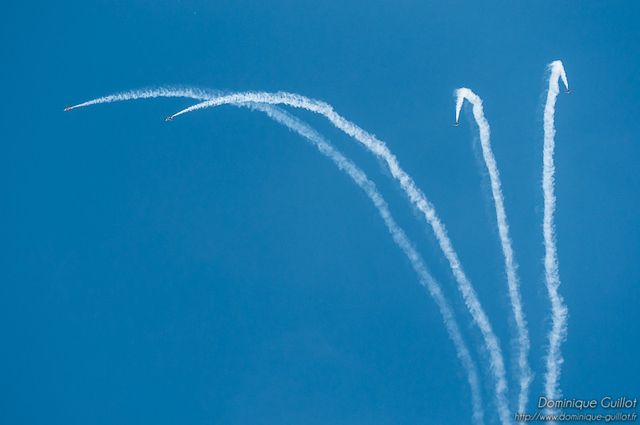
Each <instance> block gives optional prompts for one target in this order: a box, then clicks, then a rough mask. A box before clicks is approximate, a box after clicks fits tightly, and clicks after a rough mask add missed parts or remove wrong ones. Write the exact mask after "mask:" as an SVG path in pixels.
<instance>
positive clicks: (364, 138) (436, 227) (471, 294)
mask: <svg viewBox="0 0 640 425" xmlns="http://www.w3.org/2000/svg"><path fill="white" fill-rule="evenodd" d="M247 102H251V103H264V104H284V105H288V106H291V107H294V108H301V109H306V110H308V111H311V112H315V113H318V114H321V115H323V116H324V117H325V118H327V119H328V120H329V121H330V122H331V123H332V124H333V125H334V126H335V127H336V128H338V129H339V130H341V131H343V132H344V133H346V134H348V135H349V136H351V137H353V138H354V139H356V140H357V141H358V142H360V143H361V144H363V145H364V146H365V147H366V148H367V149H368V150H369V151H371V152H372V153H374V154H375V155H376V156H378V157H380V158H382V159H383V160H384V161H385V162H386V164H387V167H388V169H389V171H390V172H391V174H392V175H393V177H394V178H395V179H396V180H397V181H398V182H399V183H400V186H401V187H402V189H403V190H404V191H405V193H406V194H407V196H408V197H409V199H410V201H411V202H412V203H413V204H414V205H415V206H416V207H417V208H418V210H420V211H421V212H422V213H423V215H424V217H425V219H426V220H427V222H428V223H429V225H431V227H432V229H433V232H434V234H435V236H436V239H437V240H438V243H439V245H440V248H441V250H442V252H443V253H444V255H445V257H446V258H447V260H448V262H449V266H450V268H451V270H452V272H453V274H454V277H455V279H456V282H457V284H458V289H459V291H460V293H461V294H462V297H463V299H464V301H465V304H466V306H467V308H468V310H469V312H470V313H471V316H472V317H473V320H474V322H475V323H476V325H477V326H478V328H479V329H480V331H481V333H482V337H483V339H484V344H485V347H486V349H487V351H488V352H489V358H490V370H491V372H492V374H493V376H494V380H495V398H496V405H497V408H498V414H499V416H500V420H501V422H502V423H503V424H508V423H511V417H510V416H511V415H510V413H509V407H508V404H507V398H506V393H507V380H506V372H505V367H504V359H503V357H502V350H501V348H500V343H499V342H498V338H497V337H496V335H495V333H494V332H493V328H492V326H491V323H490V322H489V318H488V317H487V315H486V313H485V312H484V309H483V308H482V305H481V304H480V301H479V299H478V296H477V294H476V292H475V289H474V288H473V286H472V285H471V282H470V281H469V279H468V278H467V276H466V274H465V273H464V270H463V269H462V265H461V264H460V260H459V258H458V254H457V253H456V251H455V250H454V249H453V246H452V244H451V240H450V239H449V237H448V235H447V231H446V229H445V227H444V224H442V222H441V221H440V219H439V218H438V215H437V214H436V211H435V209H434V207H433V206H432V205H431V203H430V202H429V200H428V199H427V197H426V196H425V195H424V193H422V191H421V190H420V189H419V188H418V187H417V186H416V184H415V182H414V181H413V179H412V178H411V177H410V176H409V175H408V174H407V173H406V172H405V171H404V170H403V169H402V168H401V167H400V164H399V163H398V160H397V159H396V157H395V155H393V154H392V153H391V151H389V148H388V147H387V145H386V144H385V143H384V142H382V141H381V140H379V139H377V138H376V137H375V136H373V135H371V134H369V133H367V132H366V131H364V130H363V129H362V128H360V127H358V126H357V125H356V124H354V123H352V122H350V121H348V120H347V119H345V118H344V117H342V116H341V115H339V114H338V113H337V112H335V111H334V110H333V107H331V105H329V104H327V103H325V102H321V101H318V100H314V99H309V98H307V97H304V96H301V95H298V94H293V93H286V92H278V93H268V92H243V93H233V94H229V95H224V96H218V97H215V98H213V99H209V100H207V101H204V102H201V103H199V104H197V105H193V106H191V107H189V108H185V109H183V110H181V111H179V112H177V113H175V114H173V115H170V116H169V117H167V120H172V119H173V118H175V117H177V116H179V115H182V114H185V113H187V112H191V111H195V110H198V109H203V108H208V107H215V106H220V105H224V104H235V103H247Z"/></svg>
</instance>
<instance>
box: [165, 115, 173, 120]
mask: <svg viewBox="0 0 640 425" xmlns="http://www.w3.org/2000/svg"><path fill="white" fill-rule="evenodd" d="M172 119H173V117H172V116H171V115H168V116H167V117H166V118H165V119H164V120H165V121H171V120H172Z"/></svg>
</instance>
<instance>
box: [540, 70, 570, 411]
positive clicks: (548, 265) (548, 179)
mask: <svg viewBox="0 0 640 425" xmlns="http://www.w3.org/2000/svg"><path fill="white" fill-rule="evenodd" d="M549 68H550V70H551V75H550V76H549V91H548V92H547V102H546V104H545V106H544V147H543V158H542V160H543V167H542V192H543V195H544V217H543V223H542V232H543V235H544V251H545V253H544V270H545V280H546V284H547V291H548V293H549V299H550V300H551V330H550V331H549V349H548V352H547V359H546V367H547V370H546V373H545V385H544V391H545V395H546V396H547V397H548V398H552V399H554V398H557V397H558V396H560V389H559V385H558V380H559V378H560V368H561V366H562V362H563V361H564V359H563V358H562V353H561V352H560V345H561V344H562V341H563V340H564V338H565V337H566V334H567V314H568V311H567V306H566V305H565V304H564V301H563V299H562V296H561V295H560V293H559V292H558V287H559V286H560V275H559V272H558V254H557V250H556V236H555V225H554V220H553V215H554V212H555V209H556V196H555V194H554V173H555V165H554V163H553V152H554V148H555V134H556V130H555V128H554V117H555V109H556V99H557V97H558V93H559V91H560V88H559V84H558V80H559V79H560V78H562V82H563V83H564V86H565V87H566V89H567V90H569V82H568V81H567V75H566V74H565V72H564V67H563V66H562V62H561V61H559V60H558V61H554V62H552V63H551V64H550V65H549Z"/></svg>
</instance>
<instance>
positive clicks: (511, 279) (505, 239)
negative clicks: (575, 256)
mask: <svg viewBox="0 0 640 425" xmlns="http://www.w3.org/2000/svg"><path fill="white" fill-rule="evenodd" d="M456 97H457V100H456V124H457V123H458V118H459V117H460V110H461V109H462V104H463V102H464V100H465V99H466V100H467V101H469V103H471V105H473V117H474V118H475V120H476V123H477V124H478V129H479V130H480V144H481V145H482V156H483V157H484V162H485V164H486V166H487V170H488V171H489V178H490V180H491V192H492V194H493V203H494V205H495V210H496V221H497V223H498V233H499V235H500V243H501V245H502V254H503V256H504V265H505V270H506V272H507V285H508V287H509V299H510V300H511V309H512V310H513V317H514V321H515V324H516V329H517V333H518V368H519V371H520V394H519V395H518V410H517V411H518V412H525V411H526V404H527V398H528V396H529V385H530V384H531V380H532V376H531V369H530V368H529V361H528V359H527V357H528V355H529V347H530V342H529V332H528V330H527V321H526V319H525V315H524V311H523V309H522V299H521V296H520V283H519V281H518V275H517V273H516V269H517V264H516V261H515V258H514V253H513V247H512V243H511V238H510V237H509V224H508V223H507V213H506V211H505V208H504V196H503V194H502V188H501V186H502V184H501V182H500V172H499V171H498V164H497V163H496V159H495V157H494V155H493V151H492V149H491V142H490V134H491V130H490V127H489V122H488V121H487V119H486V118H485V116H484V110H483V108H482V99H480V97H479V96H478V95H477V94H475V93H474V92H473V91H471V90H470V89H468V88H460V89H458V90H456Z"/></svg>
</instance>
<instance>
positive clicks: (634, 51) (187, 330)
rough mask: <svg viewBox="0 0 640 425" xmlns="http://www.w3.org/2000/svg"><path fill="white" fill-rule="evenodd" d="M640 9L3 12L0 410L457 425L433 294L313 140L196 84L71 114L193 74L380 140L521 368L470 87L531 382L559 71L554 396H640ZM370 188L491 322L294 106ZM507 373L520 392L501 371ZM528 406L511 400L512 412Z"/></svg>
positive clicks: (15, 418)
mask: <svg viewBox="0 0 640 425" xmlns="http://www.w3.org/2000/svg"><path fill="white" fill-rule="evenodd" d="M638 12H640V5H638V4H637V3H636V2H632V1H614V2H606V3H605V2H580V3H576V2H566V1H563V2H548V1H545V2H535V3H534V2H521V1H517V2H508V3H507V2H489V3H483V4H476V3H472V2H458V1H453V2H424V1H421V2H418V1H399V2H394V4H393V5H390V3H389V2H382V1H369V2H353V1H342V2H310V1H278V0H275V1H269V2H258V1H216V2H204V1H183V2H168V1H153V2H152V1H132V2H107V1H97V2H91V1H83V2H74V1H68V2H62V3H60V4H57V3H54V2H25V3H19V2H9V3H8V4H5V5H3V13H2V14H0V35H1V36H2V39H3V40H4V42H3V43H2V44H0V52H1V53H2V57H3V58H4V61H3V67H2V68H1V69H0V73H1V74H2V77H3V81H5V87H4V89H3V95H4V96H3V97H4V102H3V104H2V107H1V108H2V117H3V119H2V120H0V130H1V134H2V135H3V136H2V147H3V153H2V155H0V182H1V183H0V194H1V196H2V207H1V208H0V235H1V237H2V240H3V241H4V243H3V244H2V245H1V248H0V250H1V251H0V270H2V277H1V282H2V283H1V284H0V334H2V335H3V338H2V344H1V345H0V347H1V349H0V380H1V381H2V382H3V385H2V386H0V422H1V423H11V424H39V423H49V424H67V425H68V424H84V423H92V424H112V423H132V424H133V423H156V424H174V423H189V424H252V425H254V424H283V423H290V424H294V423H295V424H328V423H332V424H362V423H369V424H372V425H373V424H410V423H418V422H421V423H434V424H438V423H467V422H468V421H469V418H470V415H471V408H470V398H469V391H468V386H467V385H466V382H465V376H464V373H463V371H462V369H461V367H460V364H459V362H458V361H457V359H456V358H455V351H454V349H453V345H452V344H451V342H450V341H449V339H448V338H447V335H446V332H445V330H444V328H443V326H442V323H441V319H440V317H439V315H438V312H437V309H436V307H435V304H434V303H433V302H432V301H431V299H430V298H429V297H428V296H427V294H426V293H425V291H424V290H423V289H422V288H421V287H420V286H419V285H418V282H417V280H416V277H415V275H414V274H413V272H412V270H411V267H410V264H409V262H408V261H407V260H406V259H405V258H404V257H403V256H402V254H401V253H400V251H399V250H398V249H397V248H396V247H395V246H394V244H393V242H392V240H391V238H390V237H389V235H388V234H387V232H386V230H385V228H384V225H383V223H382V221H381V220H380V218H379V217H378V216H377V214H376V212H375V209H374V208H373V206H372V205H371V204H370V202H369V201H368V199H367V198H366V196H365V195H364V194H363V193H361V191H360V190H359V189H358V188H357V187H356V186H355V185H354V184H353V183H352V182H350V181H349V180H348V178H347V177H346V176H345V175H343V174H342V173H340V172H339V171H338V170H337V169H336V168H335V167H334V165H333V164H332V163H331V162H330V161H328V160H327V159H326V158H324V157H322V156H320V155H318V153H317V152H316V151H315V150H314V148H312V147H311V146H310V145H308V144H307V143H306V142H304V140H302V139H301V138H300V137H299V136H297V135H295V134H293V133H291V132H289V131H287V130H286V129H284V128H282V127H280V126H279V125H278V124H276V123H274V122H272V121H270V120H268V119H267V118H266V117H264V116H262V115H260V114H258V113H253V112H249V111H246V110H240V109H237V108H232V107H221V108H218V109H216V110H206V111H199V112H195V113H193V114H190V115H186V116H184V117H180V119H176V120H175V122H173V123H170V124H167V123H165V122H163V120H162V118H163V117H164V116H166V115H167V114H169V113H171V112H175V111H177V110H179V109H181V108H183V107H186V106H187V105H189V104H190V103H191V102H190V101H188V100H184V99H159V100H152V101H137V102H130V103H120V104H111V105H100V106H96V107H92V108H90V109H84V110H78V111H74V112H72V113H68V114H65V113H63V112H62V108H63V107H64V106H66V105H68V104H73V103H78V102H81V101H84V100H87V99H90V98H94V97H98V96H102V95H105V94H109V93H113V92H116V91H120V90H126V89H134V88H140V87H148V86H157V85H163V84H185V85H193V86H200V87H208V88H214V89H224V90H269V91H275V90H286V91H293V92H298V93H301V94H304V95H307V96H309V97H313V98H318V99H322V100H325V101H327V102H329V103H331V104H332V105H333V106H334V107H335V109H336V110H337V111H338V112H340V113H342V114H343V115H345V116H346V117H347V118H349V119H351V120H353V121H355V122H356V123H358V124H359V125H360V126H361V127H363V128H365V129H367V130H369V131H370V132H372V133H374V134H376V135H377V136H379V137H380V138H381V139H383V140H385V141H386V142H387V144H388V145H389V147H390V149H391V150H392V151H393V152H394V153H395V154H396V155H397V156H398V159H399V161H400V163H401V164H402V165H403V167H404V168H405V169H406V170H407V171H408V172H409V173H410V174H411V175H412V176H413V177H414V179H415V180H416V182H417V183H418V185H419V186H420V187H421V188H422V189H423V190H424V191H425V192H426V194H427V195H428V196H429V198H430V199H431V200H432V201H433V203H434V204H435V206H436V209H437V211H438V213H439V214H440V216H441V218H442V220H443V221H444V223H445V224H446V226H447V230H448V232H449V235H450V237H451V239H452V241H453V243H454V245H455V247H456V249H457V250H458V253H459V255H460V258H461V260H462V263H463V265H464V267H465V270H466V271H467V273H468V275H469V277H470V278H471V281H472V282H473V284H474V285H475V287H476V289H477V291H478V293H479V296H480V299H481V301H482V302H483V304H484V306H485V308H486V310H487V313H488V315H489V317H490V319H491V321H492V324H493V325H494V328H495V330H496V333H497V334H498V336H499V337H500V340H501V342H502V347H503V351H504V353H505V355H506V358H507V360H508V365H509V367H511V365H512V362H511V361H510V360H511V354H512V352H513V351H512V350H511V349H510V345H509V341H510V335H511V332H510V329H511V328H510V322H509V314H510V310H509V304H508V298H507V292H506V280H505V278H504V269H503V262H502V257H501V254H500V245H499V241H498V237H497V229H496V224H495V218H494V212H493V203H492V200H491V195H490V190H489V186H488V177H487V175H486V172H485V170H484V164H483V162H482V157H481V152H480V148H479V143H478V141H477V140H476V134H477V129H476V127H475V125H474V123H473V121H472V119H471V117H470V113H469V111H468V110H467V108H468V107H465V111H464V113H463V117H462V118H461V125H460V127H458V128H453V127H452V126H451V123H452V122H453V118H454V98H453V90H454V89H455V88H457V87H460V86H467V87H470V88H471V89H473V90H474V91H475V92H476V93H478V94H479V95H480V96H481V97H482V98H483V100H484V105H485V113H486V116H487V119H488V120H489V122H490V124H491V127H492V144H493V149H494V152H495V155H496V159H497V161H498V165H499V166H500V172H501V176H502V179H503V189H504V195H505V199H506V208H507V214H508V217H509V221H510V224H511V236H512V238H513V241H514V248H515V252H516V258H517V260H518V263H519V265H520V268H519V272H520V278H521V282H522V293H523V299H524V306H525V312H526V314H527V317H528V320H529V325H530V326H529V330H530V333H531V339H532V351H531V355H530V361H531V365H532V367H533V369H534V371H535V372H536V376H535V378H536V379H535V381H534V384H533V387H532V392H531V401H530V405H531V404H534V400H535V399H536V397H537V396H538V395H539V394H540V392H541V390H542V381H543V379H542V378H543V377H542V375H543V372H544V369H543V362H542V359H543V355H544V352H545V344H546V339H545V335H546V332H547V331H548V328H549V324H550V322H549V317H548V313H549V303H548V299H547V297H546V290H545V287H544V276H543V267H542V256H543V245H542V232H541V220H542V194H541V190H540V178H541V167H542V164H541V158H542V151H541V148H542V108H543V101H544V96H545V88H546V76H547V75H546V72H545V67H546V64H547V63H549V62H550V61H552V60H554V59H561V60H562V61H563V62H564V65H565V68H566V71H567V75H568V77H569V82H570V84H571V86H572V94H571V95H569V96H567V95H564V94H560V96H559V98H558V104H557V116H556V129H557V136H556V143H557V148H556V166H557V174H556V179H557V180H556V182H557V185H556V194H557V197H558V210H557V216H556V225H557V235H558V248H559V258H560V274H561V279H562V287H561V292H562V294H563V295H564V297H565V300H566V303H567V305H568V308H569V312H570V318H569V335H568V339H567V341H566V342H565V344H564V345H563V353H564V356H565V365H564V368H563V374H562V378H561V387H562V389H563V392H564V393H565V394H566V395H567V396H571V397H580V398H589V397H601V396H603V395H608V394H612V395H626V396H629V397H633V396H637V395H638V394H639V393H640V391H639V390H640V385H639V384H638V383H639V382H640V379H639V378H640V373H639V372H640V371H639V368H638V365H637V359H638V358H640V344H638V338H637V336H638V331H639V329H638V322H639V320H640V317H639V316H638V308H637V306H638V303H639V302H640V297H639V295H640V285H639V284H640V266H639V264H638V262H637V258H638V256H639V254H640V227H639V225H638V223H639V222H640V221H639V217H638V208H639V206H640V205H639V199H638V193H639V190H640V177H639V176H638V173H637V168H638V164H639V163H640V145H639V143H640V140H638V134H640V124H639V123H638V120H637V119H636V117H635V115H636V112H637V111H638V109H639V107H640V101H639V100H638V96H637V95H638V93H639V89H640V82H639V80H638V77H637V76H638V75H639V74H640V47H639V46H640V29H639V28H638V26H637V23H636V20H637V16H638ZM295 112H296V114H298V115H299V116H300V117H301V118H303V119H305V120H307V121H308V122H309V123H310V124H312V125H313V126H314V127H315V128H316V129H318V130H319V131H320V132H322V133H323V134H325V135H326V136H327V137H328V138H330V139H331V140H332V141H333V142H334V143H335V145H336V146H337V147H338V148H340V149H341V150H342V151H343V152H344V153H345V154H347V155H348V156H349V157H351V158H352V159H353V160H354V161H356V162H357V163H358V164H359V165H360V166H361V167H362V168H363V169H365V170H366V171H367V173H368V174H369V175H370V176H371V178H372V179H374V180H375V181H376V183H377V184H378V185H379V187H380V189H381V191H382V192H383V194H384V195H385V197H386V198H387V200H388V201H389V203H390V206H391V209H392V212H393V213H394V215H395V216H396V217H397V219H398V221H399V222H400V224H401V225H402V226H403V227H404V228H405V229H406V230H407V232H408V233H409V235H410V237H411V238H412V239H413V241H414V242H415V244H416V247H417V248H418V249H419V251H420V252H421V253H422V254H423V256H424V258H425V260H426V262H427V264H428V265H429V267H430V269H431V270H432V272H433V274H434V275H435V276H436V277H437V278H438V280H439V282H440V283H441V284H442V286H443V287H444V288H445V291H446V294H447V296H449V298H450V300H451V302H452V304H453V305H454V307H455V308H456V312H457V313H458V318H459V321H460V323H461V324H462V328H463V331H464V334H465V337H466V338H467V341H468V343H469V344H470V346H472V348H473V355H474V358H475V359H476V361H477V363H478V364H479V365H480V366H481V370H482V382H483V395H484V400H485V411H486V412H487V418H486V420H487V423H494V422H493V421H495V415H494V414H493V413H494V411H495V408H494V406H493V404H492V399H491V397H490V390H491V381H490V377H489V375H488V374H487V373H486V364H487V363H486V355H485V353H483V352H482V351H481V350H478V347H479V346H480V342H481V339H480V337H479V334H478V332H477V330H476V329H475V328H474V327H473V326H472V323H471V321H470V318H469V317H468V315H467V314H466V313H465V311H464V308H463V305H462V303H461V301H460V297H459V295H458V294H457V292H456V291H455V287H454V284H455V283H454V281H453V279H452V277H451V273H450V272H449V270H448V268H447V265H446V263H445V260H444V258H443V257H442V255H441V253H440V252H439V250H438V248H437V244H436V242H435V239H434V238H433V236H432V234H431V232H430V230H429V229H427V228H425V226H424V225H423V223H422V221H421V220H420V219H419V217H418V215H417V214H416V213H415V211H414V210H413V209H412V208H410V207H409V205H408V203H407V202H406V200H405V198H404V197H403V195H402V193H401V192H400V190H398V188H397V187H396V185H395V184H394V183H393V182H392V181H391V179H390V175H389V173H388V172H387V171H386V170H385V169H384V167H382V165H381V164H380V163H379V162H378V161H376V160H375V159H373V158H372V157H371V156H370V155H368V154H367V153H366V152H364V151H363V150H362V149H361V148H360V147H359V146H357V145H356V143H354V142H353V141H352V140H350V139H348V138H347V137H345V136H343V135H342V134H340V133H339V132H337V131H336V130H335V129H333V128H331V127H330V126H329V125H328V124H327V123H326V122H324V121H323V120H321V119H320V118H318V117H316V116H313V115H311V114H308V113H301V112H299V111H295ZM514 372H515V371H514V370H512V369H510V378H511V381H510V387H511V388H512V389H513V388H514V387H515V381H514V380H513V378H515V376H516V375H515V373H514ZM514 401H515V392H512V397H511V402H512V403H513V402H514Z"/></svg>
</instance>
